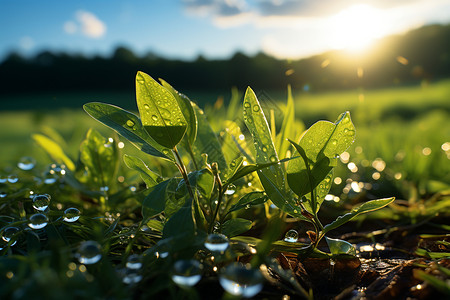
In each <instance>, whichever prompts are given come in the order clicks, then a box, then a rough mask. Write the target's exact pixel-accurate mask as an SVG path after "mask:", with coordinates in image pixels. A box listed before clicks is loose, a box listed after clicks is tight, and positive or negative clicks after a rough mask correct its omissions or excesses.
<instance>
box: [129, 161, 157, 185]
mask: <svg viewBox="0 0 450 300" xmlns="http://www.w3.org/2000/svg"><path fill="white" fill-rule="evenodd" d="M123 161H124V162H125V164H126V165H127V167H128V168H130V169H133V170H136V171H138V172H139V175H140V176H141V178H142V180H143V181H144V182H145V184H146V185H147V188H149V187H152V186H154V185H157V184H158V182H160V181H161V180H162V178H161V176H159V175H158V174H156V173H155V172H153V171H152V170H150V169H149V168H148V166H147V165H146V164H145V163H144V162H143V161H142V160H141V159H140V158H138V157H135V156H131V155H127V154H125V155H124V156H123Z"/></svg>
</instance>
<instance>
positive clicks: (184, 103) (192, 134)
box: [159, 78, 197, 145]
mask: <svg viewBox="0 0 450 300" xmlns="http://www.w3.org/2000/svg"><path fill="white" fill-rule="evenodd" d="M159 81H160V82H161V84H162V86H163V87H165V88H166V89H167V90H168V91H169V92H171V93H172V95H173V96H174V97H175V99H176V100H177V102H178V105H179V107H180V109H181V112H182V113H183V116H184V118H185V119H186V121H187V129H186V137H187V140H188V142H189V144H190V145H193V144H194V142H195V139H196V138H197V116H196V115H195V112H194V108H193V107H192V104H191V100H189V98H188V97H187V96H186V95H184V94H181V93H179V92H178V91H177V90H175V89H174V88H173V87H172V86H171V85H170V84H169V83H167V82H166V81H165V80H163V79H161V78H160V79H159Z"/></svg>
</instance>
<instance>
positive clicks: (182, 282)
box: [172, 259, 203, 287]
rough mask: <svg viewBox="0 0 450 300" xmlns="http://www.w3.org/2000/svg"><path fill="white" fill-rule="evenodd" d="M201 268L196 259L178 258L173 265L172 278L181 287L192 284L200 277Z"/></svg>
mask: <svg viewBox="0 0 450 300" xmlns="http://www.w3.org/2000/svg"><path fill="white" fill-rule="evenodd" d="M202 270H203V266H202V265H201V264H200V263H199V262H198V261H196V260H193V259H191V260H179V261H177V262H175V264H174V265H173V273H172V280H173V282H175V283H176V284H178V285H179V286H181V287H190V286H194V285H196V284H197V282H199V281H200V279H201V278H202Z"/></svg>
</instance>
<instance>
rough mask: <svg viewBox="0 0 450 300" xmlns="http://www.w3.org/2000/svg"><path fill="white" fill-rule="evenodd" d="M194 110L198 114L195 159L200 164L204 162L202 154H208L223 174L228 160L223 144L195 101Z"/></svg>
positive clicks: (209, 158)
mask: <svg viewBox="0 0 450 300" xmlns="http://www.w3.org/2000/svg"><path fill="white" fill-rule="evenodd" d="M192 105H193V107H194V111H195V113H196V115H197V122H198V129H197V139H196V140H195V143H194V145H193V147H192V151H193V154H194V157H195V161H196V163H197V165H198V166H201V165H202V164H203V157H202V154H203V153H206V154H208V161H209V162H211V163H212V162H217V164H218V167H219V170H220V172H221V173H222V174H225V173H226V170H227V162H226V160H225V157H224V155H223V152H222V146H221V145H220V143H219V140H218V139H217V135H216V134H215V133H214V131H213V130H212V128H211V126H210V125H209V123H208V120H207V119H206V116H205V114H204V113H203V110H201V109H200V108H199V107H198V106H197V105H196V104H195V103H192Z"/></svg>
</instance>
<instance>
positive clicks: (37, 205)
mask: <svg viewBox="0 0 450 300" xmlns="http://www.w3.org/2000/svg"><path fill="white" fill-rule="evenodd" d="M50 199H51V197H50V195H48V194H43V195H35V196H34V197H33V207H34V209H35V210H38V211H45V210H46V209H47V207H48V206H49V205H50Z"/></svg>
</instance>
